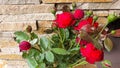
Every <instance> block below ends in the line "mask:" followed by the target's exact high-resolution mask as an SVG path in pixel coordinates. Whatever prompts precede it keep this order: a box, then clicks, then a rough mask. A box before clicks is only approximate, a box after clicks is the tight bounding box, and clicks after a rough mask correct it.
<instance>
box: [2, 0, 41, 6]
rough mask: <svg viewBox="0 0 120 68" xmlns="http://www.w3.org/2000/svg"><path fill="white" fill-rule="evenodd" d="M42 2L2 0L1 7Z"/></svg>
mask: <svg viewBox="0 0 120 68" xmlns="http://www.w3.org/2000/svg"><path fill="white" fill-rule="evenodd" d="M40 2H41V0H0V4H1V5H14V4H18V5H23V4H40Z"/></svg>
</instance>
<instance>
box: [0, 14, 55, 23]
mask: <svg viewBox="0 0 120 68" xmlns="http://www.w3.org/2000/svg"><path fill="white" fill-rule="evenodd" d="M54 18H55V17H54V15H53V14H52V13H33V14H20V15H0V21H2V22H3V21H7V22H14V21H17V22H19V21H35V20H54Z"/></svg>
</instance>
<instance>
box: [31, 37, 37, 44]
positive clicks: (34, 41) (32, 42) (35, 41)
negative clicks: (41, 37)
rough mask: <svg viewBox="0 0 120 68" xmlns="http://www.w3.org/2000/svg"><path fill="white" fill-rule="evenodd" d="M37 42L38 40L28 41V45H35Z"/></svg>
mask: <svg viewBox="0 0 120 68" xmlns="http://www.w3.org/2000/svg"><path fill="white" fill-rule="evenodd" d="M37 42H38V39H37V38H36V39H33V40H31V41H30V43H31V44H32V45H35V44H36V43H37Z"/></svg>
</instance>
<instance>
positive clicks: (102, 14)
mask: <svg viewBox="0 0 120 68" xmlns="http://www.w3.org/2000/svg"><path fill="white" fill-rule="evenodd" d="M93 14H94V15H97V16H108V15H109V11H93Z"/></svg>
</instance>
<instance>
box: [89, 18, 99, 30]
mask: <svg viewBox="0 0 120 68" xmlns="http://www.w3.org/2000/svg"><path fill="white" fill-rule="evenodd" d="M87 21H88V22H89V24H90V25H92V26H94V27H95V28H97V27H98V25H99V24H98V23H97V22H94V19H93V17H89V18H87Z"/></svg>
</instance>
